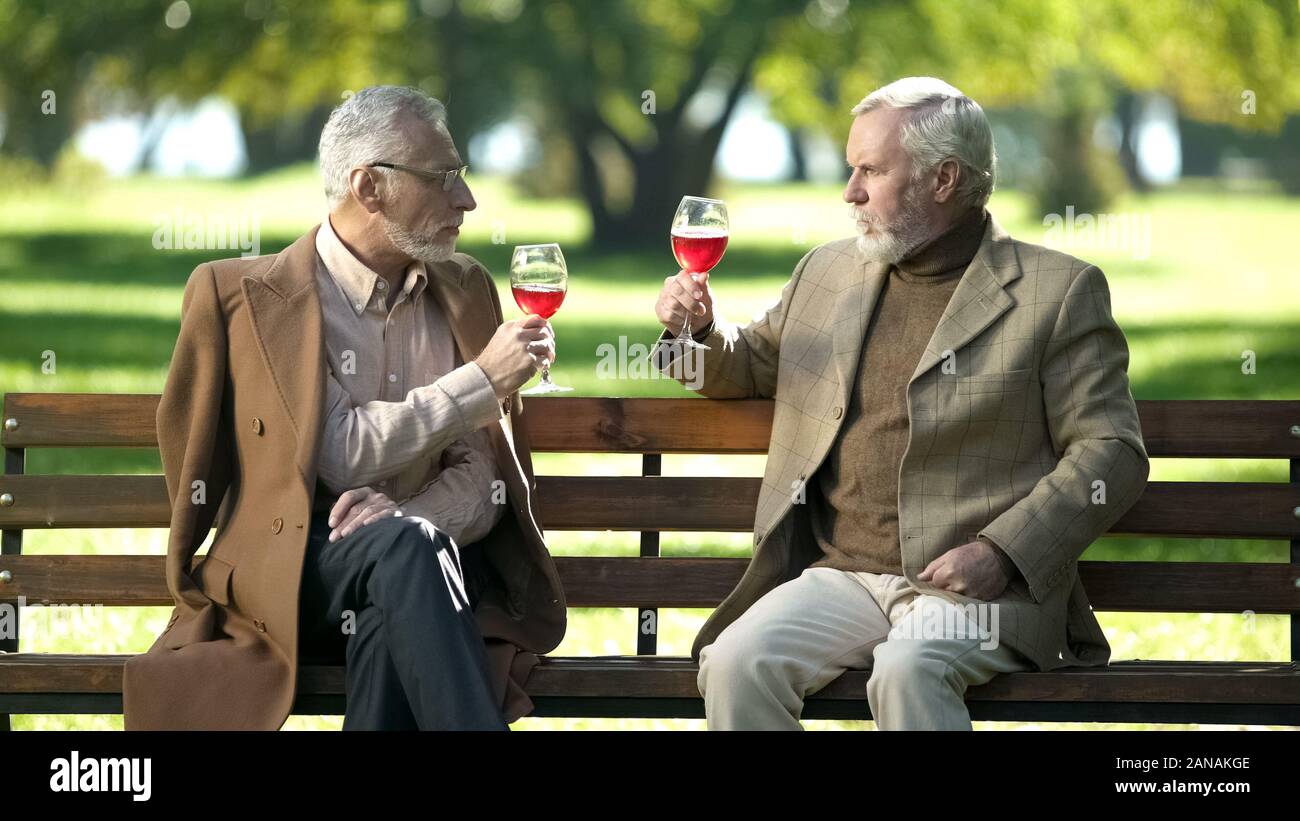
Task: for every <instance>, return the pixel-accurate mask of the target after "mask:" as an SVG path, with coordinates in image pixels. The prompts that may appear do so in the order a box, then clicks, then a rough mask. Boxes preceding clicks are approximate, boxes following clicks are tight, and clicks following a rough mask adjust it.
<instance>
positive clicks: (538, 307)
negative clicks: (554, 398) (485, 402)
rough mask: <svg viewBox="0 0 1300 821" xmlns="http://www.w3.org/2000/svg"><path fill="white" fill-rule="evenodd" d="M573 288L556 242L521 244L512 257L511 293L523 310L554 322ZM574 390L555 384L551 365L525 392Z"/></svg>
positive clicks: (527, 394)
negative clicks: (552, 319) (566, 296)
mask: <svg viewBox="0 0 1300 821" xmlns="http://www.w3.org/2000/svg"><path fill="white" fill-rule="evenodd" d="M568 288H569V269H568V266H567V265H565V262H564V253H563V252H561V251H560V246H559V245H557V244H556V243H554V242H551V243H546V244H544V245H519V246H516V247H515V250H514V253H513V254H511V255H510V293H511V294H512V295H513V296H514V298H515V304H516V305H518V306H519V310H521V311H523V312H524V313H526V314H532V315H534V316H540V317H541V318H542V319H550V318H551V317H552V316H554V315H555V313H556V312H557V311H559V310H560V306H561V305H563V304H564V297H565V295H566V294H567V293H568ZM571 390H573V388H568V387H564V386H562V385H557V384H555V383H554V382H552V381H551V366H550V363H549V362H548V363H544V364H543V365H542V381H541V382H539V383H537V385H535V386H534V387H532V388H529V389H528V390H526V391H522V393H523V394H524V395H525V396H533V395H536V394H542V393H561V392H564V391H571Z"/></svg>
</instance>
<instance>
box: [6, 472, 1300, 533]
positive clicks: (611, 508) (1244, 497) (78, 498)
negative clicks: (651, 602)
mask: <svg viewBox="0 0 1300 821" xmlns="http://www.w3.org/2000/svg"><path fill="white" fill-rule="evenodd" d="M759 481H760V480H759V479H757V478H751V477H660V476H609V477H602V476H539V477H538V478H537V497H538V511H539V513H540V515H541V523H542V525H543V527H545V528H546V529H548V530H635V531H717V532H745V531H748V530H750V529H751V528H752V527H753V523H754V511H755V507H756V506H757V503H758V490H759ZM0 489H3V491H4V492H7V493H9V494H11V495H12V496H13V498H14V503H13V504H12V505H10V506H8V507H0V528H6V529H8V528H17V529H49V528H65V527H166V526H167V525H168V522H169V521H170V509H169V506H168V504H167V488H166V484H165V483H164V480H163V477H162V476H157V475H141V476H9V477H4V478H0ZM1297 502H1300V489H1298V488H1296V487H1295V486H1293V485H1291V484H1289V483H1282V482H1152V483H1150V484H1148V485H1147V488H1146V491H1145V493H1144V494H1143V495H1142V498H1141V499H1139V500H1138V502H1137V504H1135V505H1134V506H1133V507H1132V508H1130V509H1129V510H1128V511H1127V512H1126V513H1125V514H1124V515H1123V516H1122V517H1121V518H1120V520H1119V521H1118V522H1117V523H1116V524H1115V526H1114V527H1112V528H1111V532H1112V533H1117V534H1135V535H1137V534H1144V535H1145V534H1155V535H1163V536H1186V537H1195V538H1242V539H1300V518H1297V517H1296V516H1295V515H1294V507H1295V505H1296V504H1297Z"/></svg>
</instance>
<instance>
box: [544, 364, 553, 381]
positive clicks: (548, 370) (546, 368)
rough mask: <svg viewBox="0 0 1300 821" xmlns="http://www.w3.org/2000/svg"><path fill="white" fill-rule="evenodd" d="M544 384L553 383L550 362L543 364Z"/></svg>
mask: <svg viewBox="0 0 1300 821" xmlns="http://www.w3.org/2000/svg"><path fill="white" fill-rule="evenodd" d="M542 384H543V385H549V384H551V366H550V364H546V365H543V366H542Z"/></svg>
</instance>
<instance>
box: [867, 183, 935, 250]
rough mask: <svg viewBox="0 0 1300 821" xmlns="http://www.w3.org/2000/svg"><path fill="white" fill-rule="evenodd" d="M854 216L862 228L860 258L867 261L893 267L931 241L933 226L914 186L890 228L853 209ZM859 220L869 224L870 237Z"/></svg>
mask: <svg viewBox="0 0 1300 821" xmlns="http://www.w3.org/2000/svg"><path fill="white" fill-rule="evenodd" d="M850 213H851V214H852V215H853V219H854V220H855V222H854V225H855V227H856V228H857V229H858V256H859V257H861V258H862V260H863V261H864V262H883V263H885V264H886V265H893V264H895V263H897V262H899V261H900V260H903V259H907V255H908V254H910V253H912V251H914V250H916V249H917V248H918V247H920V246H921V245H922V244H923V243H924V242H925V241H926V240H928V239H929V238H930V226H929V224H928V222H927V220H926V217H925V209H924V208H923V207H922V205H921V197H920V192H919V191H918V189H917V188H916V187H914V186H913V187H909V188H908V189H907V191H906V192H905V193H904V194H903V207H902V210H900V211H899V213H898V217H897V218H896V219H895V220H894V221H893V222H892V223H890V224H889V225H884V224H883V223H882V222H881V221H880V219H879V218H878V217H874V216H872V215H871V214H868V213H867V212H866V210H863V209H858V208H853V209H851V210H850ZM857 220H865V221H866V222H867V223H869V227H870V228H871V229H872V232H871V233H870V234H867V233H866V229H865V228H864V226H862V225H859V224H857V222H856V221H857Z"/></svg>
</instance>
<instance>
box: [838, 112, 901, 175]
mask: <svg viewBox="0 0 1300 821" xmlns="http://www.w3.org/2000/svg"><path fill="white" fill-rule="evenodd" d="M911 114H912V112H911V111H910V110H908V109H904V108H891V107H889V106H881V107H880V108H873V109H872V110H870V111H867V112H864V113H862V114H859V115H858V116H857V117H855V118H854V120H853V126H852V128H851V129H850V130H849V141H848V145H847V147H846V155H847V157H846V158H847V159H848V161H849V163H850V164H852V165H862V164H871V165H881V164H885V163H896V162H900V161H906V160H907V152H906V151H905V150H904V149H903V143H902V140H901V135H902V130H903V125H904V124H905V123H906V122H907V120H908V118H909V117H910V116H911Z"/></svg>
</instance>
